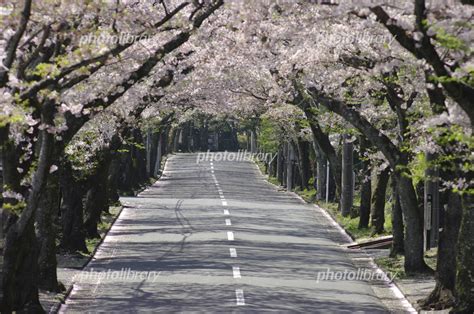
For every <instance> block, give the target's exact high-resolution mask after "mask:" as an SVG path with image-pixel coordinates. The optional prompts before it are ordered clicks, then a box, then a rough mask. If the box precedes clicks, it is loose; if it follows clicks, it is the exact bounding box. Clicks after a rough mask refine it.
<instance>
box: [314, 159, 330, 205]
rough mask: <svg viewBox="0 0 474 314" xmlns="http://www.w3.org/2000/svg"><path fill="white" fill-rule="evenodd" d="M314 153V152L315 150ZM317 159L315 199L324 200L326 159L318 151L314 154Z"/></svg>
mask: <svg viewBox="0 0 474 314" xmlns="http://www.w3.org/2000/svg"><path fill="white" fill-rule="evenodd" d="M315 152H316V150H315ZM316 159H317V162H316V163H317V171H316V172H317V180H316V181H317V182H316V184H317V185H316V192H317V194H316V198H317V199H318V200H320V201H321V200H324V199H325V198H326V185H327V181H326V180H327V179H328V178H327V168H326V167H327V159H326V157H324V155H323V154H321V153H320V152H319V151H318V152H317V153H316Z"/></svg>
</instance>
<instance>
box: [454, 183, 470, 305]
mask: <svg viewBox="0 0 474 314" xmlns="http://www.w3.org/2000/svg"><path fill="white" fill-rule="evenodd" d="M468 178H469V176H468ZM470 179H471V180H472V177H471V178H470ZM469 193H472V190H471V191H470V192H466V193H465V195H463V196H462V207H461V208H462V220H461V227H460V229H459V237H458V245H457V248H458V250H457V256H456V260H457V275H456V301H457V304H456V307H455V311H457V313H473V312H474V196H473V195H472V194H469Z"/></svg>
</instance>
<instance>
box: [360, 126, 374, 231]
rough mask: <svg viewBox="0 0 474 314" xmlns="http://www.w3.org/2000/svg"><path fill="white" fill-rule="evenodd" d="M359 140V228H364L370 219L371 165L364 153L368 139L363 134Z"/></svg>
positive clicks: (367, 225) (365, 152)
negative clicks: (360, 166) (360, 165)
mask: <svg viewBox="0 0 474 314" xmlns="http://www.w3.org/2000/svg"><path fill="white" fill-rule="evenodd" d="M359 142H360V159H361V164H362V169H361V176H362V178H361V188H360V209H359V214H360V215H359V229H366V228H368V227H369V219H370V211H371V209H370V203H371V197H372V178H371V166H370V161H369V160H368V158H367V156H366V154H367V152H368V149H369V141H368V140H367V139H366V137H365V136H363V135H362V136H360V137H359Z"/></svg>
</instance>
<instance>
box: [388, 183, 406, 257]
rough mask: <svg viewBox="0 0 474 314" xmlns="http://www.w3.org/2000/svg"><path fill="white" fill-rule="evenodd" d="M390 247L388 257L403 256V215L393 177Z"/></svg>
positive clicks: (396, 185) (396, 184)
mask: <svg viewBox="0 0 474 314" xmlns="http://www.w3.org/2000/svg"><path fill="white" fill-rule="evenodd" d="M392 199H393V201H392V229H393V231H392V234H393V240H392V246H391V248H390V256H391V257H395V256H397V255H398V254H402V255H403V254H404V252H405V247H404V240H405V235H404V229H405V228H404V225H403V214H402V208H401V205H400V192H399V190H398V182H397V178H396V176H395V175H392Z"/></svg>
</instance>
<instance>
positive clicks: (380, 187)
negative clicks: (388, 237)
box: [370, 167, 390, 234]
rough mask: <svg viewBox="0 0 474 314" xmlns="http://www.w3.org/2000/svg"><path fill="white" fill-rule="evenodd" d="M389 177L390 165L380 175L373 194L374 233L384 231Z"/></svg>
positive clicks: (371, 218)
mask: <svg viewBox="0 0 474 314" xmlns="http://www.w3.org/2000/svg"><path fill="white" fill-rule="evenodd" d="M389 178H390V167H386V168H385V169H383V170H382V171H381V172H380V174H379V175H378V178H377V182H376V185H375V189H374V192H373V194H372V204H371V205H372V206H371V207H372V210H371V215H370V216H371V217H370V225H371V227H372V234H382V233H383V232H384V226H383V225H384V223H385V196H386V192H387V185H388V179H389Z"/></svg>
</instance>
